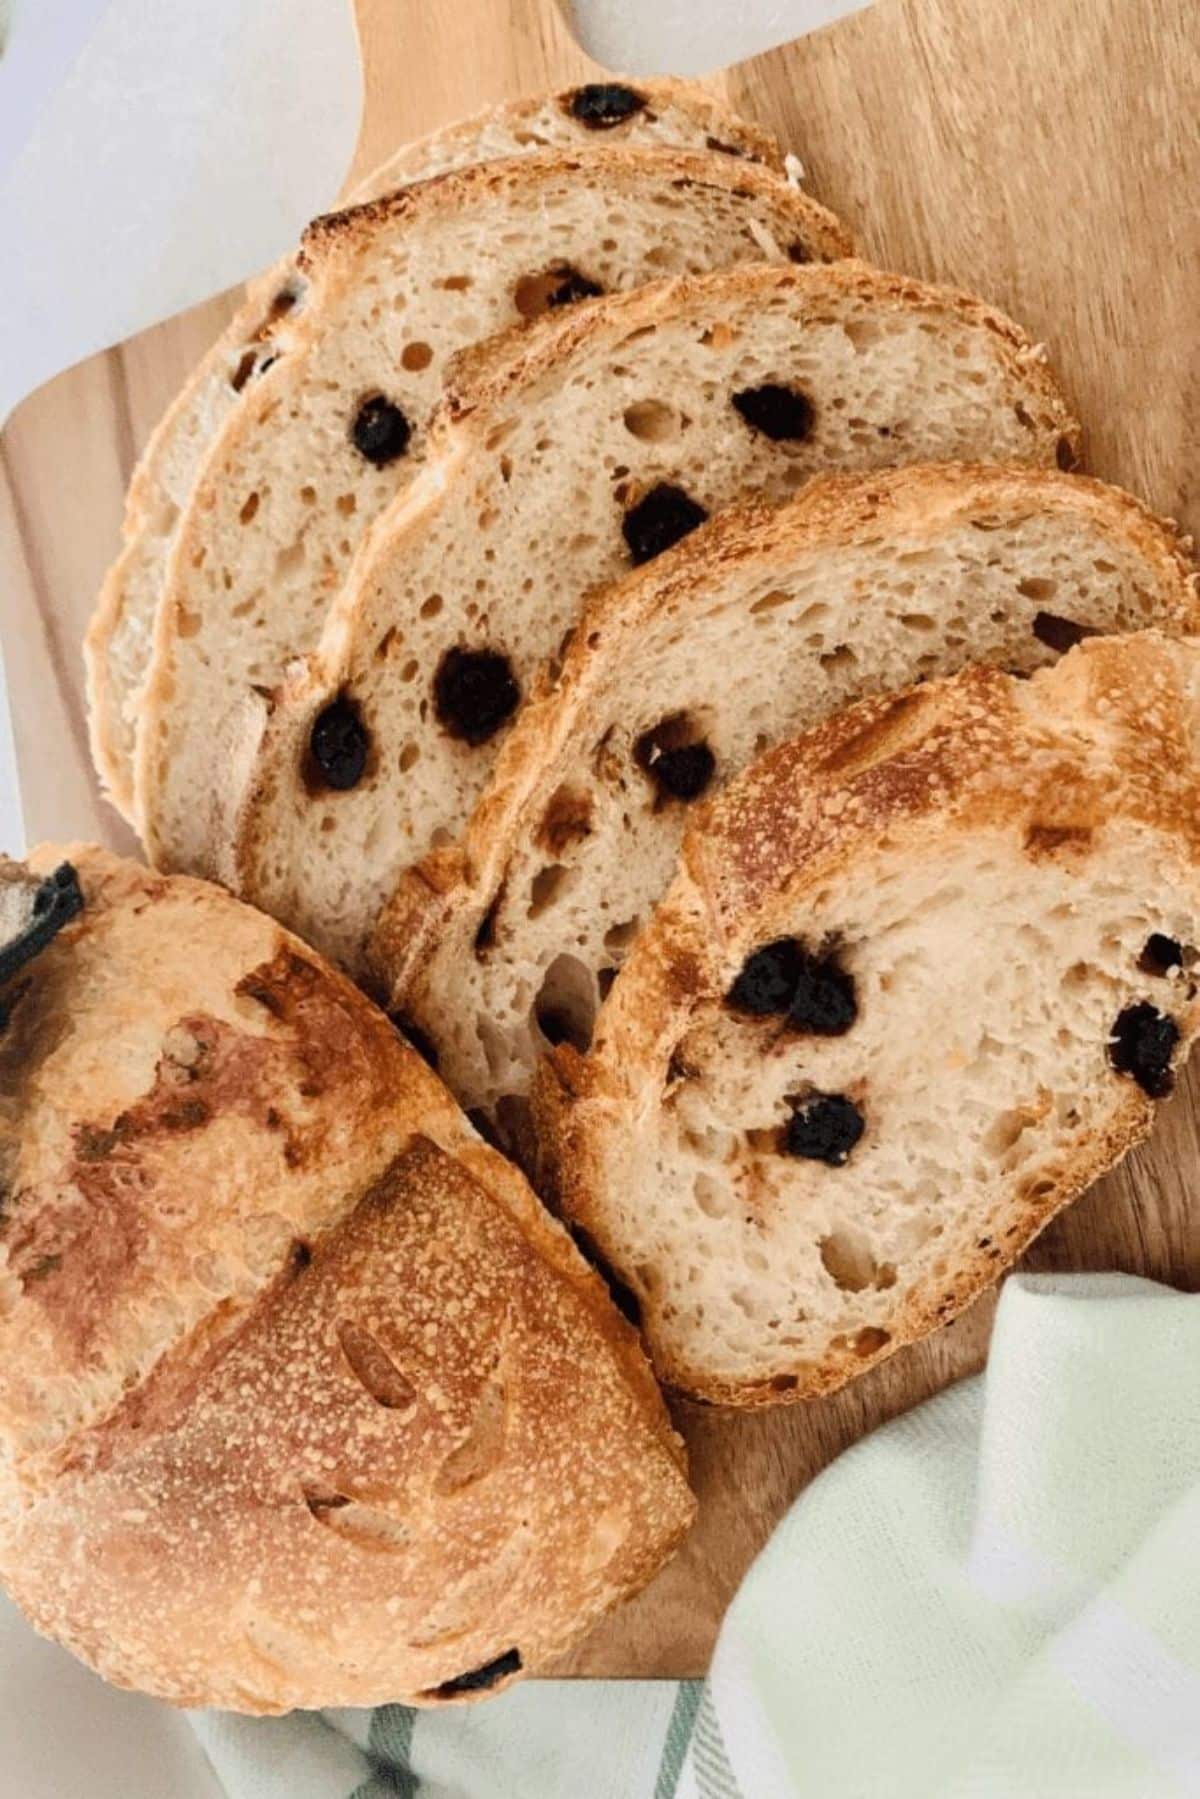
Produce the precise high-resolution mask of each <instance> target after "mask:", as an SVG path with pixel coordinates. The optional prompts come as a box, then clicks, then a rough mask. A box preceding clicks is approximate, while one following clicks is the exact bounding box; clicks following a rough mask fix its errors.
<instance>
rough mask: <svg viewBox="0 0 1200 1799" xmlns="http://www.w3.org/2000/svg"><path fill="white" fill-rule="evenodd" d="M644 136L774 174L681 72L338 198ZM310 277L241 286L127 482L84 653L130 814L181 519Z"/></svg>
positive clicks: (474, 129)
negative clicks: (137, 748)
mask: <svg viewBox="0 0 1200 1799" xmlns="http://www.w3.org/2000/svg"><path fill="white" fill-rule="evenodd" d="M653 143H662V144H673V145H676V146H678V147H679V148H683V149H687V148H691V149H697V150H701V149H708V150H716V151H725V152H727V153H728V154H730V155H732V156H737V157H741V158H745V159H748V160H750V161H752V162H758V163H762V164H763V165H764V167H766V168H769V169H773V170H775V171H776V172H777V173H779V174H782V173H783V157H782V155H781V153H780V150H779V146H778V145H777V144H776V142H775V140H774V139H773V138H772V137H771V136H770V134H769V133H768V132H766V131H763V130H762V129H761V128H760V127H759V126H757V125H753V124H751V123H750V122H749V121H748V120H746V119H742V118H739V117H738V116H737V115H736V114H735V113H731V112H730V111H728V109H727V108H726V107H724V106H722V105H720V104H719V103H718V102H717V101H716V100H714V99H713V98H712V97H711V95H709V94H706V93H704V92H703V90H702V89H700V88H697V87H694V86H690V85H688V84H687V83H684V82H679V81H639V82H638V83H637V84H636V86H632V85H630V84H627V83H604V84H602V85H599V86H598V85H596V84H591V85H588V86H584V87H577V88H570V89H567V90H565V91H564V92H561V93H557V94H548V95H538V96H536V97H534V98H526V99H522V100H515V101H510V102H509V103H507V104H506V105H503V106H498V107H490V108H488V109H487V110H486V111H484V112H480V113H476V114H475V115H474V116H473V117H472V118H469V119H464V120H461V121H459V122H458V123H456V124H454V125H450V126H448V127H447V128H445V129H444V130H441V131H437V132H434V133H433V134H432V136H430V137H426V138H423V139H422V140H421V141H420V142H418V143H414V144H405V145H404V146H403V147H402V148H401V149H400V150H398V151H397V152H396V154H395V155H394V156H391V157H389V158H388V159H387V161H386V162H384V163H382V164H381V165H380V166H379V168H377V169H375V170H373V171H372V173H371V174H370V175H369V176H368V177H367V178H366V180H365V181H363V182H361V183H360V184H359V186H358V187H357V188H356V189H355V190H354V191H353V192H352V193H351V194H350V195H349V197H348V201H347V204H349V205H354V204H356V203H357V204H361V203H363V202H365V201H369V200H377V199H379V198H380V197H381V196H382V195H384V194H387V193H391V192H392V191H393V190H394V189H396V188H399V187H405V186H407V185H409V184H410V183H412V182H414V181H425V180H429V179H430V178H432V177H433V176H435V175H441V174H445V173H447V172H448V171H450V170H453V169H461V168H465V167H466V166H467V165H468V164H470V163H476V162H485V161H491V160H493V159H496V158H500V157H507V156H520V155H525V154H530V153H533V152H536V151H538V150H547V149H553V148H555V147H556V146H562V147H570V146H572V145H574V146H580V145H597V144H604V145H608V146H610V147H612V146H615V145H618V144H653ZM307 285H308V284H307V277H306V275H305V273H304V270H303V268H302V266H301V265H300V262H299V261H298V259H297V258H296V257H294V256H289V257H286V258H285V259H284V260H283V261H282V262H280V263H279V264H278V265H277V266H276V267H275V268H273V269H271V270H269V271H268V272H267V273H266V274H265V275H263V276H260V277H258V279H256V280H255V281H253V282H251V283H250V284H249V287H248V288H247V292H246V300H245V304H244V305H243V306H242V307H241V308H240V309H239V311H238V312H237V314H236V315H235V316H234V318H233V319H232V320H231V322H230V324H229V325H228V326H227V328H226V329H225V331H224V332H223V333H222V335H221V336H220V337H219V338H218V339H217V342H216V343H215V344H214V345H213V347H212V349H211V350H210V351H209V353H208V355H207V356H205V358H204V360H203V361H202V362H201V363H200V364H199V366H198V367H197V369H196V370H195V372H194V373H193V374H192V376H191V377H190V379H189V380H188V382H187V383H186V385H185V386H184V388H183V390H182V391H181V393H180V394H179V395H178V396H177V398H176V399H175V400H174V402H173V403H172V405H171V406H170V407H169V408H168V410H167V412H166V414H165V415H164V417H163V418H162V420H161V421H160V422H159V425H158V427H157V429H156V430H155V432H154V434H153V436H152V437H151V438H150V441H149V443H148V444H147V445H146V448H145V450H144V451H143V453H142V457H141V460H140V462H139V463H138V466H137V468H136V469H135V470H134V474H133V479H132V481H131V482H130V486H129V494H128V497H127V501H126V513H125V524H124V528H123V533H122V535H123V538H124V543H123V547H122V550H121V553H120V555H119V556H118V558H117V560H116V562H115V563H114V565H113V567H112V568H111V569H110V571H109V573H108V577H107V579H106V581H105V583H104V587H103V588H102V590H101V594H100V599H99V603H98V605H97V608H96V612H95V616H94V618H93V620H92V624H91V628H90V630H89V632H88V637H87V643H86V646H85V648H86V652H87V672H88V693H89V717H90V724H91V733H92V754H93V758H94V760H95V763H96V766H97V768H98V770H99V772H100V776H101V779H102V781H103V782H104V784H105V788H106V790H107V792H108V796H109V798H110V799H111V800H112V801H113V804H114V805H116V806H117V807H118V809H119V810H120V811H121V812H122V813H123V814H124V815H125V817H126V818H128V819H129V820H130V822H131V823H132V822H133V785H132V783H133V746H134V702H135V701H136V697H137V694H138V692H139V690H140V688H141V685H142V681H143V680H144V678H145V674H146V667H147V664H148V661H149V656H150V644H151V632H152V625H153V620H154V611H155V608H156V606H157V604H158V598H159V594H160V592H161V590H162V584H163V578H164V575H165V571H166V562H167V555H168V552H169V550H170V547H171V544H172V542H173V541H174V537H175V531H176V527H177V525H178V521H179V516H180V513H181V512H182V511H183V509H184V507H185V505H186V503H187V499H188V496H189V494H190V492H191V488H192V483H193V481H194V480H195V478H196V476H197V474H198V473H199V470H200V468H201V466H202V463H203V460H204V456H205V454H206V453H207V451H208V449H209V447H210V445H211V444H212V441H213V439H214V438H215V436H216V434H217V432H218V431H219V429H220V427H221V426H222V424H223V423H224V422H225V420H226V418H228V416H229V414H230V413H231V412H232V411H233V409H234V407H235V405H236V404H237V399H238V395H239V394H240V393H241V392H242V390H243V389H244V388H245V386H246V384H247V382H248V381H250V380H251V379H252V378H253V377H254V375H255V373H256V371H257V370H258V369H260V368H261V367H262V365H263V364H264V363H265V362H266V360H267V358H268V357H269V356H270V355H272V353H273V339H274V336H275V326H276V324H277V323H278V321H279V320H280V319H281V318H283V317H284V315H285V314H287V313H291V312H294V311H295V309H296V308H297V307H298V306H300V305H302V304H303V303H304V301H305V298H306V293H307Z"/></svg>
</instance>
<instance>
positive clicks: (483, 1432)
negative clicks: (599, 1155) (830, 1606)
mask: <svg viewBox="0 0 1200 1799" xmlns="http://www.w3.org/2000/svg"><path fill="white" fill-rule="evenodd" d="M64 858H65V860H64ZM32 860H33V867H34V869H35V870H36V871H37V872H38V873H39V874H40V875H42V876H46V877H49V876H50V874H51V871H53V870H59V878H58V880H57V881H55V882H52V883H50V884H51V885H52V886H53V888H54V893H55V894H61V893H62V892H64V891H66V890H67V889H69V887H70V886H71V881H72V879H73V880H74V884H75V889H76V892H77V894H78V895H79V897H80V898H81V900H82V905H81V907H76V908H75V910H74V912H73V914H71V913H69V914H68V915H67V916H65V917H61V916H60V917H59V920H58V923H59V928H58V930H57V934H56V935H53V937H52V940H47V942H45V943H43V944H42V945H41V946H40V953H38V954H37V955H36V957H35V958H34V959H32V960H26V961H25V962H24V964H23V965H22V966H21V967H20V968H19V969H18V970H17V971H16V972H14V973H13V974H12V976H11V978H9V979H7V980H6V981H5V982H4V984H3V987H2V988H0V1002H2V1004H3V1007H4V1014H5V1031H4V1034H3V1038H2V1039H0V1093H2V1094H3V1103H2V1105H0V1148H2V1154H3V1164H4V1181H5V1194H6V1199H5V1206H4V1211H3V1214H2V1216H0V1285H2V1291H3V1298H4V1303H3V1305H2V1306H0V1575H2V1576H3V1580H4V1583H5V1584H6V1585H7V1587H8V1588H9V1590H10V1592H11V1593H12V1595H13V1597H14V1598H15V1599H16V1600H17V1602H18V1603H19V1604H20V1605H21V1606H22V1607H23V1609H24V1610H25V1612H26V1613H27V1615H28V1616H29V1618H30V1619H31V1620H32V1622H33V1623H34V1624H35V1625H36V1626H37V1627H38V1628H39V1629H40V1630H42V1631H44V1632H46V1633H47V1634H49V1635H51V1636H54V1637H57V1638H58V1639H59V1640H60V1641H61V1642H63V1643H65V1644H66V1645H67V1646H68V1647H69V1648H70V1649H72V1650H74V1652H75V1653H76V1654H77V1655H79V1656H81V1657H82V1658H83V1659H84V1660H85V1661H87V1662H89V1663H90V1664H91V1665H92V1666H93V1667H95V1668H96V1669H98V1670H99V1672H100V1673H102V1674H103V1675H104V1676H105V1677H106V1678H107V1679H109V1680H111V1681H115V1682H116V1683H117V1684H119V1685H125V1686H135V1687H139V1688H141V1689H143V1690H144V1691H147V1692H150V1693H154V1694H157V1695H158V1696H159V1697H161V1698H164V1699H168V1700H171V1701H173V1702H175V1703H178V1704H186V1705H216V1706H223V1707H230V1708H233V1709H237V1710H242V1711H280V1710H285V1709H287V1708H289V1707H292V1706H323V1705H367V1704H375V1703H379V1702H383V1701H390V1700H399V1699H407V1700H410V1701H413V1702H415V1703H426V1702H429V1703H434V1702H440V1701H442V1700H458V1699H464V1698H470V1697H472V1696H476V1695H478V1694H479V1693H482V1692H486V1691H488V1690H492V1689H494V1688H495V1687H497V1686H500V1685H504V1684H507V1683H508V1682H509V1681H510V1680H511V1679H512V1678H514V1677H515V1676H516V1675H517V1674H518V1673H520V1672H522V1671H528V1670H529V1669H536V1668H538V1667H541V1666H544V1665H545V1663H546V1662H547V1660H549V1659H550V1658H552V1657H553V1656H555V1655H557V1654H558V1653H559V1652H560V1651H561V1650H562V1649H563V1648H565V1647H566V1646H567V1645H568V1644H569V1643H570V1642H571V1641H573V1640H574V1639H575V1638H576V1637H577V1636H578V1635H579V1633H580V1632H581V1631H582V1630H584V1629H585V1628H586V1627H587V1625H588V1623H589V1622H590V1621H591V1620H593V1619H594V1618H596V1617H597V1616H598V1615H599V1614H600V1613H601V1612H602V1611H604V1610H605V1609H606V1608H607V1607H609V1606H610V1605H612V1604H613V1603H615V1602H616V1601H617V1600H618V1599H619V1598H620V1597H621V1596H622V1595H623V1594H625V1593H627V1592H629V1591H632V1590H633V1589H634V1588H636V1587H638V1586H640V1585H641V1584H643V1582H644V1581H645V1580H647V1579H648V1578H649V1577H650V1575H651V1574H652V1573H653V1572H654V1570H655V1568H656V1567H657V1566H658V1564H659V1563H660V1562H661V1561H662V1559H663V1558H664V1557H665V1556H666V1555H667V1554H668V1553H669V1552H670V1550H671V1548H672V1547H673V1546H674V1544H675V1543H676V1542H677V1541H678V1539H679V1537H680V1536H681V1535H682V1533H683V1531H684V1530H685V1529H686V1527H687V1524H688V1521H689V1519H690V1517H691V1512H692V1501H691V1498H690V1495H689V1494H688V1491H687V1487H686V1483H685V1480H684V1475H683V1471H682V1450H681V1446H680V1444H679V1442H678V1439H677V1438H676V1437H675V1436H674V1434H673V1432H672V1430H671V1428H670V1425H669V1423H668V1420H667V1416H666V1413H665V1411H664V1410H663V1408H662V1405H661V1401H660V1400H659V1397H658V1393H657V1390H656V1388H655V1385H654V1382H653V1379H652V1377H651V1375H650V1371H649V1369H648V1367H647V1365H646V1363H645V1359H644V1357H643V1356H642V1354H641V1351H640V1349H639V1348H638V1346H637V1343H636V1339H635V1338H634V1336H633V1333H632V1331H631V1330H630V1329H629V1327H628V1326H627V1325H626V1324H625V1323H624V1321H623V1320H622V1319H621V1318H620V1317H619V1316H618V1315H617V1314H616V1312H615V1311H614V1310H613V1308H612V1306H611V1305H610V1303H609V1301H608V1297H607V1295H606V1294H605V1293H604V1291H603V1288H602V1286H601V1284H600V1282H599V1281H598V1279H597V1277H596V1276H595V1275H593V1274H592V1273H591V1272H590V1271H589V1270H588V1269H587V1267H586V1266H585V1264H584V1263H583V1262H582V1260H581V1258H580V1257H579V1255H578V1254H577V1253H576V1251H575V1249H574V1248H573V1246H572V1245H571V1243H570V1240H569V1238H568V1237H567V1235H566V1233H565V1231H563V1229H562V1228H561V1227H560V1226H559V1225H557V1224H556V1223H554V1222H553V1221H552V1220H551V1219H550V1218H549V1217H548V1215H547V1214H546V1213H545V1212H543V1211H542V1209H541V1208H540V1206H539V1205H538V1203H537V1201H536V1200H535V1199H534V1196H533V1194H532V1193H531V1192H530V1190H529V1189H528V1187H526V1185H525V1184H524V1182H523V1181H522V1180H521V1178H520V1177H519V1176H518V1175H517V1173H516V1171H515V1170H514V1169H513V1168H512V1167H511V1166H510V1165H509V1164H508V1163H506V1162H505V1161H504V1160H503V1158H501V1157H500V1156H498V1155H497V1154H496V1153H495V1152H494V1151H493V1150H491V1149H490V1148H488V1147H487V1145H486V1144H484V1143H483V1142H482V1141H481V1140H480V1139H479V1138H478V1137H477V1136H476V1134H475V1133H474V1131H473V1130H472V1129H471V1128H470V1126H469V1125H468V1124H467V1122H466V1120H465V1119H464V1118H463V1116H462V1114H461V1113H460V1112H459V1110H458V1108H457V1107H456V1106H455V1105H454V1104H453V1102H452V1101H451V1099H450V1097H449V1095H448V1094H447V1093H446V1091H445V1089H444V1088H443V1087H442V1086H441V1085H440V1083H439V1082H438V1081H437V1080H436V1079H435V1078H434V1076H433V1075H432V1074H430V1072H429V1071H428V1069H426V1067H425V1066H424V1064H423V1063H422V1061H421V1060H420V1058H419V1057H418V1056H417V1055H416V1054H415V1052H414V1051H413V1050H411V1049H410V1048H409V1047H408V1046H407V1045H406V1044H405V1043H404V1041H403V1040H402V1038H401V1037H400V1036H399V1034H398V1033H397V1032H396V1030H395V1029H394V1028H393V1027H392V1025H391V1024H390V1023H389V1022H388V1020H387V1019H386V1018H385V1017H384V1016H383V1014H382V1013H380V1012H377V1011H376V1010H375V1008H374V1007H372V1006H371V1005H370V1004H369V1003H368V1002H367V1001H366V1000H365V999H364V998H363V997H362V995H361V994H360V993H358V992H357V991H356V990H355V989H354V988H353V987H351V986H350V984H349V983H348V982H347V981H345V980H344V979H343V978H342V977H340V976H338V975H336V974H335V973H334V972H333V971H332V970H330V969H329V968H328V967H326V966H325V965H324V964H322V963H321V962H320V961H319V959H318V958H317V957H316V956H314V955H313V953H312V952H311V951H310V950H308V949H307V948H306V947H305V946H304V945H302V944H301V943H299V942H298V941H297V940H296V939H295V938H293V937H290V936H289V935H288V934H287V933H286V932H284V931H282V930H280V929H279V927H278V926H277V925H275V924H273V923H272V922H271V921H270V920H268V919H266V918H264V917H263V916H262V915H261V914H259V913H256V912H254V911H252V910H251V909H250V908H248V907H245V906H242V905H239V904H238V903H237V902H236V901H234V900H233V899H231V898H230V896H229V895H228V894H226V893H224V892H222V891H221V890H220V889H217V888H214V887H209V886H206V885H203V884H201V883H199V882H195V881H190V880H187V879H182V878H165V877H163V876H160V875H154V874H150V873H148V872H147V871H146V870H144V869H141V868H137V867H134V866H133V865H132V864H130V863H125V862H121V861H119V860H117V859H116V858H115V857H112V856H110V855H108V854H107V853H105V852H104V851H101V850H98V849H92V848H86V847H83V848H79V847H76V848H73V849H71V850H68V851H66V852H62V851H45V850H43V851H40V852H38V853H37V854H35V856H34V858H33V859H32ZM6 885H7V883H6ZM46 885H47V883H46V882H45V881H43V882H42V883H41V887H42V888H44V887H45V886H46ZM52 897H53V896H52ZM48 903H49V902H44V903H43V907H42V911H41V913H40V914H39V916H44V915H45V912H46V910H47V905H48ZM54 905H55V906H56V907H58V906H59V901H57V900H55V901H54ZM60 910H61V908H60ZM24 928H25V929H26V930H27V929H28V928H29V926H28V920H26V921H25V926H24Z"/></svg>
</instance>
